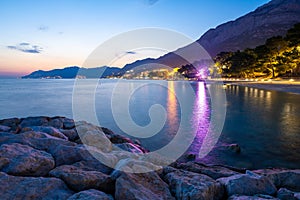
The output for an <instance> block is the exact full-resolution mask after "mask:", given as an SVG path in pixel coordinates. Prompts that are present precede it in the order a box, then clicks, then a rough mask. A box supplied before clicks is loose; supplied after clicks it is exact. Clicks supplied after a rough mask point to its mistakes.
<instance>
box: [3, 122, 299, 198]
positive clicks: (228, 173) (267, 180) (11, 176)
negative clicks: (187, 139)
mask: <svg viewBox="0 0 300 200" xmlns="http://www.w3.org/2000/svg"><path fill="white" fill-rule="evenodd" d="M77 131H80V132H81V134H80V137H79V135H78V132H77ZM83 143H84V144H83ZM99 144H100V145H99ZM147 153H148V151H147V150H146V149H144V148H143V147H142V146H141V145H140V143H139V141H132V140H131V139H129V138H126V137H124V136H121V135H117V134H115V133H113V132H112V131H111V130H109V129H107V128H103V127H97V126H94V125H92V124H90V123H87V122H83V121H82V122H74V121H73V120H72V119H68V118H65V117H27V118H21V119H19V118H10V119H2V120H0V155H1V159H0V191H1V193H2V194H1V198H3V199H14V198H17V199H68V200H73V199H106V200H113V199H117V200H119V199H120V200H121V199H220V200H221V199H231V200H243V199H287V197H288V198H289V199H296V200H297V199H300V185H299V183H300V169H293V170H292V169H279V168H277V169H275V168H272V169H258V170H247V169H238V168H234V167H226V166H222V165H205V164H203V163H199V162H196V161H193V160H185V161H178V160H177V161H175V162H174V161H172V163H171V164H166V162H167V161H168V160H166V159H165V158H163V157H161V156H160V155H158V154H157V155H156V156H154V157H153V156H152V157H148V158H147V159H143V158H142V157H139V156H140V155H141V156H143V155H147ZM95 155H96V157H97V156H100V157H97V158H101V159H104V160H105V161H106V162H105V164H103V162H100V161H99V160H98V159H96V158H95V157H94V156H95ZM101 159H100V160H101ZM101 161H102V160H101ZM107 163H109V165H108V166H107V165H106V164H107ZM36 191H39V192H38V193H37V192H36Z"/></svg>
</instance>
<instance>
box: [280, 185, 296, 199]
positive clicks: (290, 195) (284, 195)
mask: <svg viewBox="0 0 300 200" xmlns="http://www.w3.org/2000/svg"><path fill="white" fill-rule="evenodd" d="M277 198H279V199H281V200H297V198H296V197H294V192H292V191H290V190H288V189H286V188H280V189H279V190H278V191H277Z"/></svg>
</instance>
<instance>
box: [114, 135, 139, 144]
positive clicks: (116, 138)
mask: <svg viewBox="0 0 300 200" xmlns="http://www.w3.org/2000/svg"><path fill="white" fill-rule="evenodd" d="M109 139H110V141H111V142H112V143H114V144H122V143H134V142H133V141H132V140H131V139H129V138H127V137H124V136H122V135H117V134H111V135H109Z"/></svg>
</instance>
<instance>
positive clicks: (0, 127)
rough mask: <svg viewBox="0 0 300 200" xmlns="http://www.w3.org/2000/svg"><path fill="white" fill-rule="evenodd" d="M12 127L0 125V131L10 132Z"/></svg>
mask: <svg viewBox="0 0 300 200" xmlns="http://www.w3.org/2000/svg"><path fill="white" fill-rule="evenodd" d="M10 129H11V128H10V127H9V126H4V125H0V132H8V131H10Z"/></svg>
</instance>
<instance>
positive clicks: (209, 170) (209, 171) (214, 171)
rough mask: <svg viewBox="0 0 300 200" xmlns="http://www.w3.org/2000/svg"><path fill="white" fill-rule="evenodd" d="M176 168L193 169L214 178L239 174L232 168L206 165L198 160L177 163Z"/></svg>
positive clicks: (192, 170)
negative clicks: (197, 161)
mask: <svg viewBox="0 0 300 200" xmlns="http://www.w3.org/2000/svg"><path fill="white" fill-rule="evenodd" d="M176 168H178V169H183V170H185V171H191V172H195V173H199V174H205V175H207V176H209V177H211V178H213V179H218V178H222V177H229V176H233V175H237V174H239V173H238V172H236V171H233V170H230V169H228V168H226V167H221V166H206V165H204V164H200V163H196V162H187V163H180V164H177V165H176Z"/></svg>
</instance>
